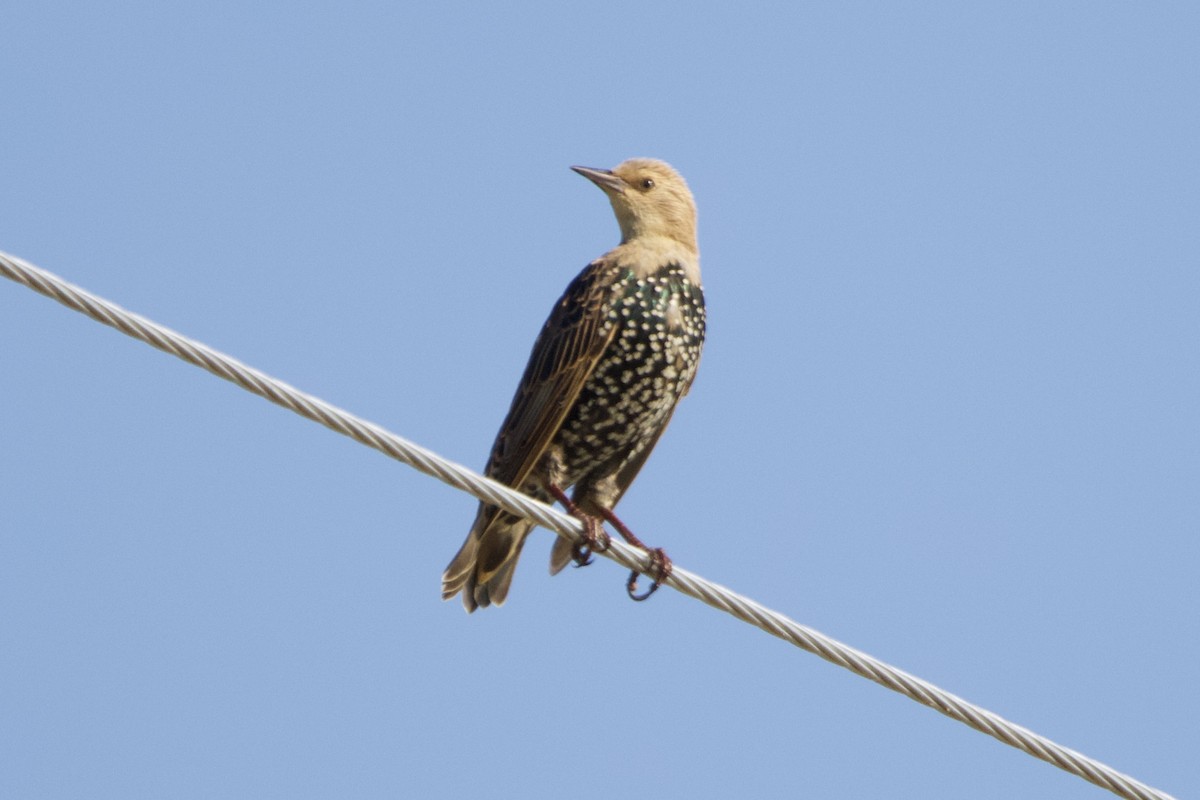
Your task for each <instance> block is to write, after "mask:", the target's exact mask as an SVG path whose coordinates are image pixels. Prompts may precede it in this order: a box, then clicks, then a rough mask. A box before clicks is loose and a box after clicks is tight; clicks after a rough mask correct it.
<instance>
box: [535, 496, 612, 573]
mask: <svg viewBox="0 0 1200 800" xmlns="http://www.w3.org/2000/svg"><path fill="white" fill-rule="evenodd" d="M546 488H547V489H548V490H549V491H550V494H551V495H553V496H554V499H555V500H557V501H558V502H559V503H561V504H562V507H563V508H565V509H566V510H567V513H568V514H570V515H571V516H572V517H574V518H575V519H577V520H579V521H580V522H582V523H583V541H582V542H576V543H575V545H574V546H573V547H572V548H571V558H572V559H573V560H574V561H575V566H577V567H586V566H587V565H588V564H590V563H592V553H593V552H596V553H603V552H604V551H605V550H607V549H608V534H607V533H605V532H604V527H603V526H602V525H601V524H600V520H599V519H597V518H596V517H594V516H592V515H591V514H588V513H586V512H584V511H583V510H582V509H581V508H580V507H579V506H578V505H576V504H575V501H574V500H572V499H571V498H569V497H567V493H566V492H564V491H563V490H562V489H560V488H558V487H557V486H555V485H554V484H553V483H551V484H549V485H548V486H547V487H546Z"/></svg>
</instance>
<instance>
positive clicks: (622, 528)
mask: <svg viewBox="0 0 1200 800" xmlns="http://www.w3.org/2000/svg"><path fill="white" fill-rule="evenodd" d="M600 515H601V516H603V517H604V519H606V520H608V522H609V524H611V525H612V526H613V527H614V528H616V529H617V533H619V534H621V538H622V539H624V540H625V541H627V542H629V543H630V544H631V545H633V546H634V547H636V548H638V549H639V550H645V551H646V552H647V553H649V554H650V570H649V573H648V574H649V575H650V577H651V579H652V580H653V581H654V582H653V583H651V584H650V588H649V589H647V590H646V591H645V592H643V593H641V594H638V590H637V580H638V571H637V570H636V569H635V570H633V571H632V572H630V573H629V580H628V581H626V582H625V591H626V592H627V593H628V594H629V599H630V600H636V601H638V602H641V601H642V600H645V599H647V598H648V597H650V595H652V594H654V593H655V592H657V591H658V587H659V586H661V585H662V583H663V581H665V580H666V579H667V578H668V577H669V576H670V575H671V559H670V558H669V557H668V556H667V554H666V552H665V551H664V550H663V549H662V548H661V547H655V548H654V549H650V548H649V547H646V544H645V543H644V542H643V541H642V540H641V539H639V538H638V537H637V536H635V535H634V533H633V531H631V530H629V526H627V525H626V524H625V523H624V522H622V521H621V518H620V517H618V516H617V515H616V514H614V513H613V511H612V509H611V508H602V509H600Z"/></svg>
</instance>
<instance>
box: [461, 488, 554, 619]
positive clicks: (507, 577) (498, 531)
mask: <svg viewBox="0 0 1200 800" xmlns="http://www.w3.org/2000/svg"><path fill="white" fill-rule="evenodd" d="M531 530H533V523H532V522H530V521H529V520H526V519H521V518H519V517H513V516H512V515H510V514H505V513H503V512H499V513H497V510H496V509H495V508H494V507H491V508H488V507H481V508H480V510H479V514H478V515H477V516H476V518H475V524H474V525H473V526H472V527H471V532H470V534H468V535H467V540H466V541H465V542H463V546H462V547H461V548H460V549H459V551H458V554H457V555H455V556H454V558H453V560H451V562H450V564H449V566H447V567H446V571H445V572H444V573H442V599H443V600H449V599H450V598H451V597H454V596H455V595H456V594H459V593H460V592H461V593H462V602H463V607H464V608H466V610H467V612H468V613H470V612H472V611H474V610H475V609H476V608H481V607H482V608H486V607H487V606H490V605H497V606H498V605H500V604H502V603H503V602H504V600H505V598H506V597H508V589H509V586H510V585H511V584H512V579H513V570H514V569H515V568H516V566H517V559H518V558H519V557H520V555H521V547H522V546H523V545H524V544H525V539H526V537H527V536H529V532H530V531H531Z"/></svg>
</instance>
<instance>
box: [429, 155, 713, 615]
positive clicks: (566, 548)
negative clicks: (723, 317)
mask: <svg viewBox="0 0 1200 800" xmlns="http://www.w3.org/2000/svg"><path fill="white" fill-rule="evenodd" d="M571 169H573V170H575V171H576V172H578V173H579V174H580V175H582V176H584V177H585V178H587V179H589V180H591V181H592V182H593V183H595V184H596V185H597V186H599V187H600V188H601V189H602V190H604V193H605V194H606V195H608V199H609V201H610V202H611V203H612V207H613V211H614V212H616V215H617V222H618V223H620V226H621V244H620V245H619V246H617V247H616V248H615V249H613V250H611V251H609V252H608V253H606V254H605V255H603V256H601V257H600V258H598V259H596V260H595V261H593V262H592V263H591V264H588V265H587V267H585V268H584V270H583V271H582V272H581V273H579V275H578V276H577V277H576V278H575V280H574V281H572V282H571V284H570V286H568V287H567V290H566V292H564V293H563V296H562V297H561V298H560V299H559V301H558V302H557V303H556V304H555V306H554V310H553V311H552V312H551V314H550V318H549V319H548V320H547V321H546V324H545V326H544V327H543V328H542V332H541V334H540V335H539V336H538V338H537V341H536V342H535V343H534V345H533V352H532V354H531V355H530V357H529V364H528V366H526V367H525V374H524V376H523V377H522V378H521V383H520V385H519V386H518V387H517V392H516V396H515V397H513V401H512V407H511V408H510V409H509V412H508V416H507V417H506V418H505V420H504V424H503V425H501V426H500V432H499V433H498V434H497V436H496V442H495V444H494V445H493V446H492V454H491V457H490V458H489V460H488V464H487V469H486V474H487V475H488V476H490V477H492V478H495V479H496V480H498V481H500V482H502V483H505V484H507V485H509V486H513V487H517V488H519V489H520V490H521V491H522V492H524V493H525V494H528V495H530V496H531V497H535V498H538V499H539V500H542V501H543V502H550V501H551V499H558V500H560V501H563V502H564V505H566V506H567V508H568V510H570V511H571V513H573V514H575V515H576V516H579V517H581V518H583V519H584V520H585V521H590V522H591V523H593V524H594V526H595V527H592V526H589V532H592V531H598V530H599V524H598V522H597V521H596V518H597V517H598V516H602V517H604V518H605V519H609V520H610V521H612V522H617V523H618V524H619V521H618V520H616V519H615V517H614V516H613V515H612V508H613V507H614V506H615V505H616V504H617V501H619V500H620V499H621V495H623V494H624V493H625V490H626V489H628V488H629V485H630V483H632V482H633V479H634V477H635V476H636V475H637V473H638V471H639V470H640V469H641V468H642V465H643V464H644V463H645V461H646V458H647V457H648V456H649V455H650V451H651V450H652V449H653V448H654V445H655V443H656V442H657V441H658V437H659V436H660V435H661V434H662V432H663V430H664V429H665V428H666V427H667V423H668V422H669V421H670V419H671V414H672V413H673V412H674V410H675V404H676V403H677V402H678V401H679V399H680V398H681V397H683V396H684V395H685V394H687V391H688V388H689V387H690V386H691V384H692V379H693V378H694V377H695V375H696V367H697V365H698V363H699V361H700V350H701V347H702V346H703V344H704V325H705V322H704V293H703V291H702V289H701V286H700V259H699V252H698V251H697V248H696V208H695V205H694V204H693V202H692V194H691V192H690V191H689V190H688V187H687V184H686V183H685V182H684V180H683V178H682V177H681V176H680V175H679V173H677V172H676V171H675V170H674V169H672V168H671V167H670V166H669V165H667V164H665V163H663V162H662V161H655V160H652V159H645V158H635V159H631V160H629V161H626V162H624V163H622V164H620V165H619V166H617V167H616V168H614V169H612V170H601V169H591V168H587V167H572V168H571ZM571 486H574V487H575V488H574V492H573V493H572V497H571V498H570V500H568V498H567V497H566V495H565V494H563V490H565V489H567V488H568V487H571ZM572 501H573V502H572ZM533 527H534V523H533V522H531V521H529V520H527V519H524V518H521V517H518V516H515V515H513V514H510V513H508V512H507V511H504V510H502V509H500V508H497V507H496V506H493V505H488V504H487V503H480V505H479V511H478V513H477V514H476V516H475V524H474V525H473V526H472V527H471V532H470V534H469V535H468V536H467V540H466V542H464V543H463V546H462V548H461V549H460V550H459V551H458V555H456V556H455V557H454V560H453V561H451V562H450V565H449V566H448V567H446V571H445V573H444V574H443V575H442V597H443V599H449V598H451V597H453V596H454V595H456V594H458V593H459V592H462V597H463V605H464V606H465V607H466V609H467V611H468V612H471V611H474V610H475V609H476V608H478V607H479V606H488V605H491V604H493V603H494V604H496V605H500V604H501V603H503V602H504V599H505V597H506V596H507V595H508V588H509V585H510V584H511V583H512V577H513V569H514V567H516V564H517V558H518V556H520V554H521V547H522V545H524V543H525V538H526V537H527V536H528V535H529V532H530V531H531V530H532V529H533ZM619 529H621V530H622V531H623V532H626V533H627V529H624V527H623V526H619ZM631 541H633V542H634V543H635V544H637V545H638V546H642V545H641V544H640V542H637V541H636V539H632V540H631ZM593 544H595V540H593ZM657 552H658V556H659V558H660V559H661V558H664V557H663V556H662V554H661V551H657ZM572 556H574V557H575V558H576V560H577V561H578V560H580V558H581V554H580V552H579V551H578V550H573V548H572V546H571V544H570V543H569V542H567V541H566V540H565V539H562V538H559V539H558V540H557V541H555V543H554V548H553V550H552V551H551V554H550V571H551V573H552V574H553V573H556V572H558V571H559V570H560V569H562V568H563V567H564V566H566V564H567V563H568V562H569V561H570V560H571V558H572ZM659 564H660V567H661V566H665V565H664V564H663V562H662V561H660V562H659ZM666 564H667V565H669V562H666ZM664 572H665V570H664ZM635 577H636V573H635V574H634V576H633V577H631V594H632V581H633V579H634V578H635ZM659 577H660V578H661V577H662V575H661V574H660V576H659ZM656 585H657V581H656Z"/></svg>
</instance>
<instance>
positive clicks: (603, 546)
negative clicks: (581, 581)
mask: <svg viewBox="0 0 1200 800" xmlns="http://www.w3.org/2000/svg"><path fill="white" fill-rule="evenodd" d="M576 518H577V519H579V520H580V521H581V522H583V538H582V540H580V541H578V542H576V543H575V544H574V546H572V547H571V560H572V561H574V562H575V566H576V567H586V566H587V565H588V564H591V563H592V553H603V552H604V551H605V550H607V549H608V541H609V540H608V534H607V533H605V532H604V526H603V525H601V524H600V520H598V519H596V518H595V517H592V516H589V515H587V514H578V515H577V517H576Z"/></svg>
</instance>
